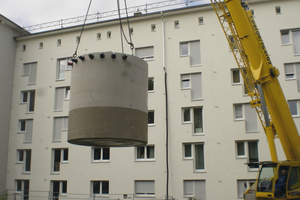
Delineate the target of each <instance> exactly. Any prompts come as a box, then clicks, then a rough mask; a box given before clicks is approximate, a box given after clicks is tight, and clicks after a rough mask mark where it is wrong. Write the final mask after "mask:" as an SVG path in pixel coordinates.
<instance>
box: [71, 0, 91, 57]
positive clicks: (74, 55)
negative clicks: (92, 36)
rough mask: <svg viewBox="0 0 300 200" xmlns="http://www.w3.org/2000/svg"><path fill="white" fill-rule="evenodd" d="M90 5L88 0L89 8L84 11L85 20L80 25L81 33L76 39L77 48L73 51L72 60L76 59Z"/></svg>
mask: <svg viewBox="0 0 300 200" xmlns="http://www.w3.org/2000/svg"><path fill="white" fill-rule="evenodd" d="M91 4H92V0H90V3H89V7H88V9H87V11H86V15H85V19H84V22H83V25H82V28H81V32H80V35H79V39H78V43H77V47H76V49H75V53H74V54H73V58H76V57H77V51H78V47H79V44H80V40H81V36H82V33H83V29H84V26H85V22H86V19H87V16H88V14H89V11H90V7H91Z"/></svg>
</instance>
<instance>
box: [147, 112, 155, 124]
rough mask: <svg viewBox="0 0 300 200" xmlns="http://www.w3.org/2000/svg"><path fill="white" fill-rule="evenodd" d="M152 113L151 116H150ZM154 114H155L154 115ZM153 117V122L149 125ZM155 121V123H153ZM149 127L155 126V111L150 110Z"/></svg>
mask: <svg viewBox="0 0 300 200" xmlns="http://www.w3.org/2000/svg"><path fill="white" fill-rule="evenodd" d="M150 113H151V114H150ZM152 113H153V114H152ZM149 114H150V115H149ZM151 115H153V120H151V122H150V123H149V121H150V117H151V118H152V116H151ZM152 121H153V122H152ZM148 126H155V111H154V110H148Z"/></svg>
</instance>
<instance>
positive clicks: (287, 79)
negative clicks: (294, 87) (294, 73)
mask: <svg viewBox="0 0 300 200" xmlns="http://www.w3.org/2000/svg"><path fill="white" fill-rule="evenodd" d="M285 80H286V81H294V80H297V79H296V78H285Z"/></svg>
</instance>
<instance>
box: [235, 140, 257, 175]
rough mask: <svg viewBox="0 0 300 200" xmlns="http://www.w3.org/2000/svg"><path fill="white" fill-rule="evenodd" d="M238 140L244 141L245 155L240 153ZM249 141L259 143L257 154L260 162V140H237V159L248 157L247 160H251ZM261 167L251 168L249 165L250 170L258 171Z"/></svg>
mask: <svg viewBox="0 0 300 200" xmlns="http://www.w3.org/2000/svg"><path fill="white" fill-rule="evenodd" d="M238 142H244V153H245V155H238V145H237V143H238ZM249 142H256V144H257V156H258V162H259V146H258V145H259V140H236V141H235V157H236V159H247V162H249V153H250V152H249ZM258 169H259V167H257V168H255V167H253V168H250V167H248V171H257V170H258Z"/></svg>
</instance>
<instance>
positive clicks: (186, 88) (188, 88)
mask: <svg viewBox="0 0 300 200" xmlns="http://www.w3.org/2000/svg"><path fill="white" fill-rule="evenodd" d="M190 89H191V88H190V87H185V88H181V90H190Z"/></svg>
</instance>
